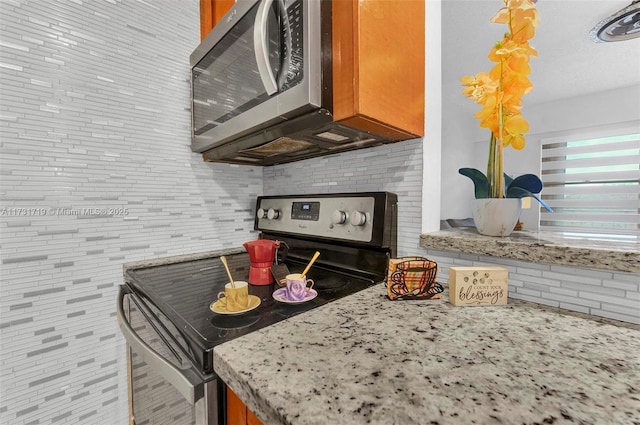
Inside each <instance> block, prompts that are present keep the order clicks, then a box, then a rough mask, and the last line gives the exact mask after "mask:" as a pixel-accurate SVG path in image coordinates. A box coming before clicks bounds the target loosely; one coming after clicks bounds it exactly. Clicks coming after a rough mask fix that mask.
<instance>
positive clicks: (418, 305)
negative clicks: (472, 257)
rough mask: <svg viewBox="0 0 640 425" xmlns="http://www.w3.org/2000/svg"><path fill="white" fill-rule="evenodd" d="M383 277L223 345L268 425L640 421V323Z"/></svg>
mask: <svg viewBox="0 0 640 425" xmlns="http://www.w3.org/2000/svg"><path fill="white" fill-rule="evenodd" d="M384 294H385V292H384V288H383V287H381V286H380V285H377V286H375V287H372V288H369V289H367V290H364V291H361V292H359V293H357V294H354V295H351V296H349V297H346V298H343V299H341V300H338V301H335V302H333V303H330V304H328V305H325V306H322V307H319V308H316V309H314V310H311V311H309V312H306V313H304V314H301V315H299V316H295V317H293V318H291V319H288V320H285V321H283V322H280V323H277V324H276V325H273V326H270V327H267V328H265V329H263V330H260V331H257V332H254V333H251V334H249V335H247V336H244V337H241V338H238V339H236V340H233V341H230V342H228V343H225V344H223V345H221V346H218V347H216V349H215V360H214V363H215V370H216V372H217V373H218V374H219V376H220V377H221V378H222V379H223V380H224V381H225V382H226V383H227V384H228V385H229V386H230V387H231V388H232V389H233V391H235V392H236V393H237V394H238V395H239V396H240V398H241V399H243V400H244V401H245V402H246V403H247V406H248V407H249V408H250V409H251V410H253V411H254V412H255V413H256V414H257V415H258V417H259V418H261V419H262V420H263V421H264V423H265V424H267V425H270V424H294V425H307V424H308V425H311V424H313V425H316V424H317V425H320V424H331V425H334V424H348V425H357V424H384V425H390V424H398V425H411V424H420V425H423V424H440V425H447V424H456V425H457V424H472V423H475V424H499V423H502V424H534V423H538V424H543V423H549V424H551V423H553V424H607V425H609V424H637V423H640V326H637V325H631V324H628V323H623V322H616V321H612V320H607V319H598V318H594V317H593V316H585V315H581V314H579V313H569V312H567V311H566V310H560V309H555V308H551V307H545V306H541V305H538V304H532V303H527V302H524V301H518V300H509V304H508V305H507V306H503V307H454V306H452V305H451V304H449V302H448V294H447V292H446V291H445V293H444V294H443V298H442V299H440V300H429V301H388V300H387V299H386V298H385V297H384Z"/></svg>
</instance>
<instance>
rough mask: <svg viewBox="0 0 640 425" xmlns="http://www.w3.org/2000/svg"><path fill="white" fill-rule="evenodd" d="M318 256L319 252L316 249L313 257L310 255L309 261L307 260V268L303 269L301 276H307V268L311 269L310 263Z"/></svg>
mask: <svg viewBox="0 0 640 425" xmlns="http://www.w3.org/2000/svg"><path fill="white" fill-rule="evenodd" d="M319 256H320V252H318V251H316V253H315V254H313V257H311V261H309V264H307V268H306V269H304V271H303V272H302V277H303V278H305V277H306V276H307V272H308V271H309V269H311V265H312V264H313V263H315V261H316V260H317V259H318V257H319Z"/></svg>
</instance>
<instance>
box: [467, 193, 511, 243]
mask: <svg viewBox="0 0 640 425" xmlns="http://www.w3.org/2000/svg"><path fill="white" fill-rule="evenodd" d="M472 210H473V221H474V222H475V225H476V229H477V230H478V233H480V234H481V235H487V236H509V235H510V234H511V232H512V231H513V228H514V227H515V226H516V223H517V222H518V218H520V212H521V211H522V200H521V199H520V198H502V199H498V198H485V199H474V200H473V205H472Z"/></svg>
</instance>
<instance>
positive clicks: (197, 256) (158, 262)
mask: <svg viewBox="0 0 640 425" xmlns="http://www.w3.org/2000/svg"><path fill="white" fill-rule="evenodd" d="M241 252H246V251H245V250H244V248H228V249H218V250H215V251H204V252H196V253H193V254H184V255H176V256H173V257H163V258H152V259H148V260H140V261H132V262H129V263H125V264H123V265H122V270H123V272H124V273H126V272H127V270H132V269H141V268H145V267H155V266H164V265H167V264H176V263H182V262H185V261H196V260H205V259H207V258H217V257H221V256H223V255H233V254H239V253H241Z"/></svg>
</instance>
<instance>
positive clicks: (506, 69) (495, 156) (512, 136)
mask: <svg viewBox="0 0 640 425" xmlns="http://www.w3.org/2000/svg"><path fill="white" fill-rule="evenodd" d="M503 1H504V4H505V7H503V8H502V9H500V10H499V11H498V13H497V14H496V15H495V16H494V17H493V18H492V19H491V22H494V23H497V24H506V25H507V26H508V32H506V33H505V34H504V37H503V39H502V40H500V41H498V42H497V43H496V44H495V45H494V46H493V48H492V49H491V52H490V53H489V59H490V60H491V61H492V62H494V63H495V66H494V67H493V69H491V71H490V72H488V73H487V72H480V73H478V74H476V75H475V76H466V77H462V78H461V82H462V84H463V86H464V89H463V93H464V94H465V95H466V96H467V97H468V98H470V99H473V100H474V101H475V102H476V103H478V104H479V105H482V109H480V111H478V112H477V113H476V114H475V117H476V118H478V120H479V121H480V127H483V128H487V129H489V130H490V131H491V134H490V138H489V160H488V163H487V173H486V174H484V173H482V172H481V171H479V170H477V169H475V168H461V169H460V170H458V172H459V173H460V174H462V175H464V176H466V177H469V178H470V179H471V180H472V181H473V183H474V187H475V198H476V206H475V207H474V220H475V222H476V228H477V229H478V231H479V232H480V233H482V234H487V235H490V236H507V235H508V234H510V233H511V231H512V230H513V228H514V226H515V225H516V222H517V221H518V218H519V216H520V208H521V198H523V197H527V196H531V197H533V198H535V199H536V200H538V202H540V203H541V204H542V205H543V206H544V207H545V208H547V209H548V210H549V211H551V209H550V207H549V206H548V205H547V204H546V203H545V202H544V201H542V200H541V199H540V198H538V197H537V196H536V194H538V193H540V191H541V190H542V186H543V185H542V181H541V180H540V178H538V176H536V175H534V174H524V175H522V176H519V177H516V178H510V177H509V176H507V175H506V174H505V172H504V149H505V148H506V147H508V146H511V147H512V148H513V149H516V150H520V149H522V148H524V146H525V137H524V135H525V134H526V133H527V132H528V131H529V124H528V123H527V121H526V120H525V119H524V118H523V117H522V114H521V113H520V109H521V106H522V97H523V96H524V95H525V94H527V93H529V92H530V91H531V89H532V88H533V84H532V83H531V81H529V78H528V76H529V74H530V72H531V68H530V66H529V59H530V58H531V57H532V56H537V52H536V51H535V49H533V47H531V46H530V45H529V40H530V39H532V38H533V36H534V35H535V29H536V27H537V26H538V22H539V21H538V13H537V10H536V5H535V0H503ZM504 198H507V199H510V200H511V202H510V204H512V205H511V206H509V207H508V206H505V205H499V206H497V204H498V202H496V201H493V200H496V199H504ZM500 204H503V203H500ZM484 208H490V209H491V210H490V211H486V210H484ZM509 209H510V210H511V211H510V212H509V211H508V210H509ZM502 216H505V219H506V224H505V223H497V224H491V223H487V224H485V221H486V219H496V218H500V217H502ZM506 216H508V217H506ZM514 216H515V217H514ZM511 223H512V224H511Z"/></svg>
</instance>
